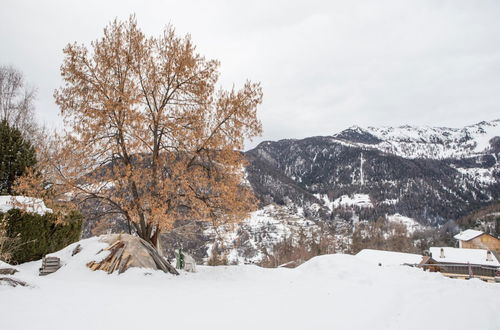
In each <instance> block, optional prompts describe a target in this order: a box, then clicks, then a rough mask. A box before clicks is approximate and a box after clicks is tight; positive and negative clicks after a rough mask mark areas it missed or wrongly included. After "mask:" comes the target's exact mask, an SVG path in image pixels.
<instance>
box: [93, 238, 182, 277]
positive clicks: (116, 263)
mask: <svg viewBox="0 0 500 330" xmlns="http://www.w3.org/2000/svg"><path fill="white" fill-rule="evenodd" d="M100 241H102V242H104V243H107V244H108V245H109V246H108V247H107V248H105V249H104V250H101V252H103V251H108V252H109V254H108V255H107V256H106V257H105V258H104V259H102V260H100V261H91V262H89V263H87V267H88V268H90V269H92V270H94V271H96V270H103V271H105V272H107V273H108V274H111V273H113V272H115V271H117V272H118V274H121V273H123V272H125V271H126V270H127V269H129V268H131V267H138V268H149V269H158V270H162V271H163V272H165V273H171V274H174V275H179V272H178V271H177V270H176V269H175V268H174V267H173V266H172V265H171V264H170V263H169V262H168V261H167V260H165V259H164V258H163V257H162V256H160V254H159V253H158V251H157V250H156V249H155V248H154V247H153V246H152V245H151V244H150V243H148V242H146V241H145V240H143V239H141V238H140V237H137V236H132V235H128V234H111V235H103V236H101V237H100Z"/></svg>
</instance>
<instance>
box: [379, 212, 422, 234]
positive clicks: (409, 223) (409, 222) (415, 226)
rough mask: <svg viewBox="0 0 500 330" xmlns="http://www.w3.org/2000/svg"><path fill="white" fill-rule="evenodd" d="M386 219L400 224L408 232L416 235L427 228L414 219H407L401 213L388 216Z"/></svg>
mask: <svg viewBox="0 0 500 330" xmlns="http://www.w3.org/2000/svg"><path fill="white" fill-rule="evenodd" d="M386 219H387V221H389V222H393V223H399V224H402V225H404V226H405V227H406V230H407V231H408V233H410V234H411V233H414V232H415V231H417V230H422V229H424V228H425V227H424V226H422V225H421V224H420V223H418V222H417V220H415V219H413V218H409V217H405V216H404V215H401V214H399V213H395V214H392V215H387V216H386Z"/></svg>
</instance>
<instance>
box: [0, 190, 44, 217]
mask: <svg viewBox="0 0 500 330" xmlns="http://www.w3.org/2000/svg"><path fill="white" fill-rule="evenodd" d="M11 209H21V210H24V211H26V212H31V213H38V214H40V215H44V214H45V213H52V209H49V208H48V207H46V206H45V203H44V202H43V200H41V199H39V198H33V197H26V196H10V195H7V196H0V212H7V211H9V210H11Z"/></svg>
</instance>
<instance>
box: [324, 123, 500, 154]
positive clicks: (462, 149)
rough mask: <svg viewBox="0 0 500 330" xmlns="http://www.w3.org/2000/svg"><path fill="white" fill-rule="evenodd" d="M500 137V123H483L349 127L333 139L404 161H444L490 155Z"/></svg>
mask: <svg viewBox="0 0 500 330" xmlns="http://www.w3.org/2000/svg"><path fill="white" fill-rule="evenodd" d="M498 136H500V120H493V121H489V122H487V121H482V122H480V123H477V124H474V125H470V126H465V127H463V128H448V127H429V126H408V125H406V126H400V127H367V128H361V127H358V126H353V127H350V128H348V129H346V130H344V131H342V132H340V133H338V134H335V135H333V139H335V140H338V141H339V142H345V143H349V144H354V145H356V146H358V147H361V148H371V149H378V150H380V151H383V152H386V153H390V154H393V155H397V156H401V157H404V158H427V159H444V158H460V157H469V156H472V155H478V154H482V153H489V152H491V151H492V149H491V148H495V147H496V148H498V141H497V145H496V146H495V145H494V146H492V145H491V144H490V141H491V139H493V138H494V137H498Z"/></svg>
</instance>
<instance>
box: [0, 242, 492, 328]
mask: <svg viewBox="0 0 500 330" xmlns="http://www.w3.org/2000/svg"><path fill="white" fill-rule="evenodd" d="M104 246H105V245H104V244H103V243H99V242H98V241H97V240H96V239H95V238H93V239H90V240H86V241H84V244H83V247H84V249H83V251H82V252H80V253H79V254H77V255H76V256H74V257H72V256H71V251H72V250H73V248H74V245H72V246H69V247H68V248H66V249H64V250H62V251H60V252H58V253H56V254H54V255H56V256H59V257H60V258H61V259H62V260H63V261H64V262H65V266H63V267H62V268H61V269H60V270H59V271H58V272H56V273H54V274H51V275H48V276H46V277H39V276H37V270H38V267H40V262H32V263H27V264H24V265H21V266H19V267H17V268H18V269H19V270H20V272H19V273H17V274H16V276H15V277H16V278H18V279H21V280H24V281H27V282H29V283H30V284H32V285H33V287H31V288H23V287H17V288H11V287H7V286H0V329H9V330H14V329H23V330H31V329H35V330H38V329H65V330H66V329H86V330H88V329H106V330H110V329H149V328H151V329H153V328H154V329H171V328H175V329H370V330H375V329H397V330H401V329H440V330H441V329H454V330H460V329H482V330H487V329H491V330H493V329H495V330H498V329H500V284H491V283H484V282H481V281H479V280H470V281H464V280H452V279H448V278H444V277H442V276H441V275H440V274H436V273H425V272H423V271H421V270H418V269H415V268H410V267H405V266H394V265H391V264H389V263H387V265H386V266H382V267H380V266H377V265H376V263H374V262H373V261H371V260H367V259H366V258H367V256H366V255H365V256H364V257H363V258H361V257H360V256H350V255H328V256H321V257H316V258H314V259H312V260H310V261H309V262H307V263H305V264H303V265H302V266H300V267H298V268H296V269H285V268H278V269H263V268H259V267H257V266H248V265H247V266H227V267H222V266H221V267H198V272H197V273H195V274H190V273H182V274H181V275H180V276H177V277H175V276H172V275H168V274H164V273H161V272H158V271H147V270H144V269H134V270H130V271H128V272H126V273H125V274H122V275H107V274H105V273H104V272H92V271H90V270H88V269H86V268H85V263H86V262H88V261H90V260H92V259H96V256H95V254H96V253H97V252H98V251H99V250H100V249H101V248H102V247H104ZM101 254H102V253H101ZM99 257H102V256H99ZM391 260H392V257H391Z"/></svg>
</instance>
